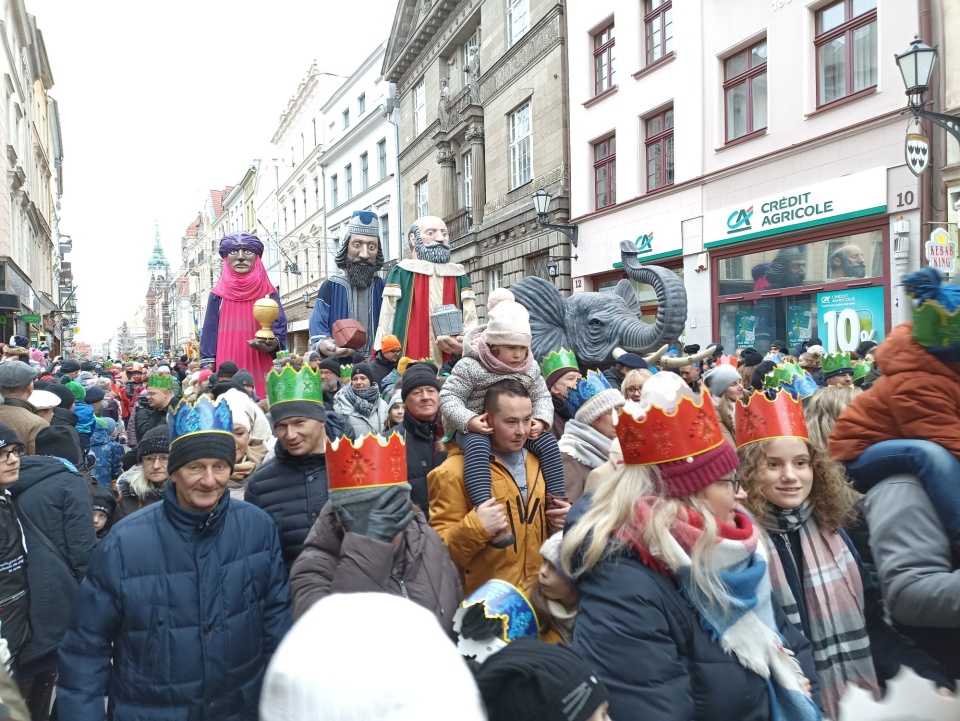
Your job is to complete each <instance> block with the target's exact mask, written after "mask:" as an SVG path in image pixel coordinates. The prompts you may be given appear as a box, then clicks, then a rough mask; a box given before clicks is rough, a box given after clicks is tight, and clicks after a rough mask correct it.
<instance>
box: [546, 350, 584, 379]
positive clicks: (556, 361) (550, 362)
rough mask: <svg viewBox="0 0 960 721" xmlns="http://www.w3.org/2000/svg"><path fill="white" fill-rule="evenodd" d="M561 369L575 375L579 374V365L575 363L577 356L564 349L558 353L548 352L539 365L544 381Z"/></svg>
mask: <svg viewBox="0 0 960 721" xmlns="http://www.w3.org/2000/svg"><path fill="white" fill-rule="evenodd" d="M562 369H569V370H572V371H576V372H577V373H579V372H580V364H579V363H577V356H575V355H574V353H573V351H570V350H567V349H566V348H561V349H560V350H558V351H556V350H555V351H550V353H549V354H547V355H546V356H545V357H544V359H543V361H542V362H541V363H540V374H541V375H542V376H543V377H544V379H547V378H549V377H550V376H551V374H553V373H554V372H555V371H558V370H562Z"/></svg>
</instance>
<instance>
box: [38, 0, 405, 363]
mask: <svg viewBox="0 0 960 721" xmlns="http://www.w3.org/2000/svg"><path fill="white" fill-rule="evenodd" d="M26 5H27V11H28V12H29V13H31V14H33V15H36V16H37V22H38V25H39V27H40V30H41V31H42V32H43V36H44V40H45V42H46V46H47V53H48V56H49V58H50V64H51V67H52V70H53V77H54V87H53V90H52V91H51V93H52V95H53V96H54V97H56V99H57V101H58V103H59V106H60V120H61V127H62V132H63V143H64V194H63V200H62V209H61V213H60V218H61V220H60V229H61V232H62V233H65V234H68V235H71V236H72V237H73V252H72V253H71V254H70V255H68V256H67V259H68V260H70V261H72V263H73V272H74V284H75V285H76V286H77V289H78V290H77V298H78V301H79V311H80V321H79V325H80V329H81V332H80V335H79V336H78V339H80V340H83V341H85V342H89V343H91V344H92V343H95V342H104V341H106V340H108V339H109V338H110V336H112V335H113V334H114V333H115V332H116V329H117V327H118V326H119V325H120V324H121V323H122V322H123V321H124V320H125V319H126V318H127V317H129V316H130V315H131V314H132V313H133V311H134V310H135V308H136V306H137V305H139V304H141V303H143V302H144V301H143V298H144V295H145V294H146V290H147V287H146V286H147V281H148V279H149V272H148V271H147V269H146V264H147V260H148V259H149V257H150V252H151V250H152V248H153V239H154V221H157V222H159V224H160V237H161V240H162V242H163V247H164V250H165V252H166V254H167V258H168V260H169V261H170V264H171V266H172V267H173V268H174V269H175V268H178V267H179V263H180V238H181V237H182V235H183V232H184V230H185V229H186V227H187V225H189V224H190V223H191V222H192V221H193V219H194V218H195V217H196V215H197V211H199V210H200V209H201V207H202V202H203V196H204V192H205V191H207V190H208V189H210V188H223V187H225V186H227V185H234V184H236V183H237V182H238V181H239V180H240V179H241V178H242V176H243V174H244V172H245V170H246V168H247V166H248V164H249V163H250V161H251V160H252V159H253V158H257V157H260V158H264V157H276V156H275V155H266V153H267V146H268V144H269V142H270V138H271V137H272V136H273V133H274V131H275V130H276V128H277V125H278V122H279V118H280V113H281V112H282V111H283V110H285V109H286V107H287V102H288V101H289V99H290V97H291V96H292V95H293V94H294V93H295V92H296V89H297V86H298V85H299V83H300V81H301V80H302V79H303V78H304V77H305V76H306V72H307V69H308V68H309V66H310V63H311V61H312V60H313V59H316V60H317V61H318V63H319V65H320V67H321V69H322V70H325V71H328V72H334V73H338V74H344V75H349V74H350V72H351V71H352V70H353V69H355V68H356V66H357V65H359V63H360V62H361V61H362V60H363V59H365V58H366V57H367V56H368V55H369V54H370V53H371V52H373V50H374V49H376V47H377V46H378V45H379V44H380V43H381V42H383V40H385V39H386V37H387V35H388V34H389V32H390V26H391V23H392V21H393V15H394V11H395V9H396V0H354V1H353V2H333V1H332V0H271V1H270V2H264V1H263V0H229V1H226V0H167V2H163V3H145V2H130V1H129V0H96V1H95V2H78V1H77V0H26Z"/></svg>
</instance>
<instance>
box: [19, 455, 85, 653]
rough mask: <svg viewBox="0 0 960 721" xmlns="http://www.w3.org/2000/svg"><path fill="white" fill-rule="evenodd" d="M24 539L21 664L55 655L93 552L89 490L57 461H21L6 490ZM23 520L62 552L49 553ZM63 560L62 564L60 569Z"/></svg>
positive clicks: (47, 458)
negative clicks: (25, 614) (25, 609)
mask: <svg viewBox="0 0 960 721" xmlns="http://www.w3.org/2000/svg"><path fill="white" fill-rule="evenodd" d="M10 493H11V494H12V495H13V498H14V503H15V504H16V506H17V509H18V512H19V514H20V517H21V525H22V526H23V531H24V534H25V535H26V538H27V549H28V556H27V579H28V581H29V583H30V627H31V628H32V629H33V638H31V640H30V643H29V644H27V647H26V648H25V649H24V650H23V651H22V652H21V654H20V656H19V661H20V662H21V663H24V662H28V661H32V660H35V659H38V658H40V657H41V656H44V655H46V654H48V653H50V652H51V651H54V650H56V648H57V646H59V644H60V639H62V638H63V634H64V633H65V632H66V630H67V624H68V622H69V621H70V614H71V612H72V610H73V602H74V599H75V598H76V595H77V588H78V586H79V584H80V580H81V579H82V578H83V577H84V575H85V574H86V573H87V565H88V564H89V563H90V556H91V554H92V553H93V550H94V549H95V548H96V547H97V536H96V532H95V531H94V530H93V503H92V500H91V496H90V486H89V484H88V483H87V481H86V480H85V479H84V478H83V476H81V475H80V474H78V473H74V472H73V471H71V470H70V469H69V468H67V466H66V465H65V464H64V462H63V461H61V460H60V459H59V458H52V457H50V456H24V457H23V458H22V459H21V460H20V477H19V479H17V482H16V483H14V484H12V485H11V486H10ZM24 515H26V516H28V517H29V518H30V520H31V521H33V523H34V524H35V525H36V526H37V527H38V528H39V529H40V530H41V531H42V532H43V534H44V535H45V536H46V537H47V538H48V539H49V540H50V541H51V542H52V543H53V545H54V546H56V547H57V549H58V550H59V551H60V555H59V556H58V555H57V554H55V553H53V551H51V550H50V549H49V548H48V547H47V545H46V544H45V543H43V542H42V541H40V539H39V538H37V536H36V535H35V534H34V533H33V530H32V529H31V528H30V525H29V524H28V523H26V522H25V521H24V520H23V516H24ZM64 560H66V563H64Z"/></svg>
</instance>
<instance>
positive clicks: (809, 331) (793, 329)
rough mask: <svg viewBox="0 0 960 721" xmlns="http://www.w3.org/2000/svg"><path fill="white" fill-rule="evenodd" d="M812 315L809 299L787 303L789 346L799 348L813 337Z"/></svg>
mask: <svg viewBox="0 0 960 721" xmlns="http://www.w3.org/2000/svg"><path fill="white" fill-rule="evenodd" d="M812 316H813V313H812V312H811V311H810V301H809V300H806V299H804V300H801V301H799V302H788V303H787V339H786V340H787V347H788V348H799V347H800V346H801V345H803V343H804V342H806V341H808V340H810V339H811V338H813V322H812V321H813V318H812Z"/></svg>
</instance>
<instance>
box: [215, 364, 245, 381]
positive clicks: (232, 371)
mask: <svg viewBox="0 0 960 721" xmlns="http://www.w3.org/2000/svg"><path fill="white" fill-rule="evenodd" d="M238 370H240V369H239V368H238V367H237V364H236V363H234V362H233V361H224V362H223V363H221V364H220V365H219V366H217V377H218V378H233V377H234V376H235V375H236V374H237V371H238Z"/></svg>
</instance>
